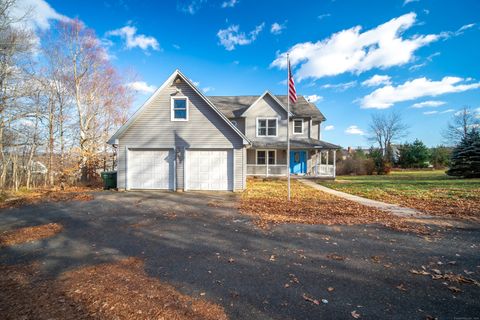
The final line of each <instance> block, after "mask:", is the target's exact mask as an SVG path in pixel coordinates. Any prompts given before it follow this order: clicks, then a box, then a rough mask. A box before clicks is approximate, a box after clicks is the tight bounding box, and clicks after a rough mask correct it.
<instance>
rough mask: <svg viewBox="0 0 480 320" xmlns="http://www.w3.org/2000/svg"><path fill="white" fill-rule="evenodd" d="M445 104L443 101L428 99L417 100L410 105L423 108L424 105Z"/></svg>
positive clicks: (435, 105) (438, 105)
mask: <svg viewBox="0 0 480 320" xmlns="http://www.w3.org/2000/svg"><path fill="white" fill-rule="evenodd" d="M444 104H446V102H445V101H436V100H428V101H423V102H418V103H415V104H413V105H412V108H425V107H440V106H443V105H444Z"/></svg>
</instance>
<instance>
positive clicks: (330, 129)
mask: <svg viewBox="0 0 480 320" xmlns="http://www.w3.org/2000/svg"><path fill="white" fill-rule="evenodd" d="M333 129H335V126H333V125H331V124H330V125H328V126H326V127H325V128H324V129H323V130H325V131H332V130H333Z"/></svg>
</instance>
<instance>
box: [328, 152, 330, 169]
mask: <svg viewBox="0 0 480 320" xmlns="http://www.w3.org/2000/svg"><path fill="white" fill-rule="evenodd" d="M328 156H330V150H327V168H328Z"/></svg>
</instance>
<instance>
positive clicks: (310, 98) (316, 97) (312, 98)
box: [305, 94, 323, 103]
mask: <svg viewBox="0 0 480 320" xmlns="http://www.w3.org/2000/svg"><path fill="white" fill-rule="evenodd" d="M305 98H306V99H307V101H308V102H311V103H315V102H320V101H322V100H323V97H322V96H319V95H317V94H312V95H309V96H306V97H305Z"/></svg>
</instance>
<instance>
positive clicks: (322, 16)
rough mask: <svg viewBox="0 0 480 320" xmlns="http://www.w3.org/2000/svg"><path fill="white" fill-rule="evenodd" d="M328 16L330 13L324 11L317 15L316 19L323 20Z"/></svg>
mask: <svg viewBox="0 0 480 320" xmlns="http://www.w3.org/2000/svg"><path fill="white" fill-rule="evenodd" d="M330 16H331V14H330V13H324V14H321V15H319V16H318V17H317V18H318V20H323V19H325V18H328V17H330Z"/></svg>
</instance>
